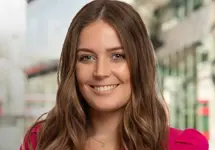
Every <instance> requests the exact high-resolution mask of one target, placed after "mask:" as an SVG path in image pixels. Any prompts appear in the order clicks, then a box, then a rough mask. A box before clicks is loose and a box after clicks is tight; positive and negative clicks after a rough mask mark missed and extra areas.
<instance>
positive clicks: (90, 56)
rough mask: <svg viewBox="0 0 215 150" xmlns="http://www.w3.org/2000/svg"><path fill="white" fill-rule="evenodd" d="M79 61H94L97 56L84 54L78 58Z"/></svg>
mask: <svg viewBox="0 0 215 150" xmlns="http://www.w3.org/2000/svg"><path fill="white" fill-rule="evenodd" d="M78 60H79V61H93V60H95V57H94V56H92V55H82V56H80V57H79V58H78Z"/></svg>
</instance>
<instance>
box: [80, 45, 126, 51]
mask: <svg viewBox="0 0 215 150" xmlns="http://www.w3.org/2000/svg"><path fill="white" fill-rule="evenodd" d="M77 50H78V51H84V52H93V50H92V49H89V48H78V49H77ZM106 50H107V51H116V50H123V47H122V46H115V47H111V48H107V49H106Z"/></svg>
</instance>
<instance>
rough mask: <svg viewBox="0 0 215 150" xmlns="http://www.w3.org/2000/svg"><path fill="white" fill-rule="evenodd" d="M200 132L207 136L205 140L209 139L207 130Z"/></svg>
mask: <svg viewBox="0 0 215 150" xmlns="http://www.w3.org/2000/svg"><path fill="white" fill-rule="evenodd" d="M202 134H203V135H204V136H205V137H206V138H207V140H209V132H208V131H204V132H202Z"/></svg>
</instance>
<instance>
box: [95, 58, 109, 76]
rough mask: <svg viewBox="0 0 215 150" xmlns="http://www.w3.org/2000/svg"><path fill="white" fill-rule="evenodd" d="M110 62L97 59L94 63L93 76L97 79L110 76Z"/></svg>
mask: <svg viewBox="0 0 215 150" xmlns="http://www.w3.org/2000/svg"><path fill="white" fill-rule="evenodd" d="M110 65H111V64H110V62H109V61H108V60H106V59H99V60H98V61H97V62H96V67H95V70H94V73H93V76H94V77H95V78H98V79H103V78H106V77H109V76H110V74H111V66H110Z"/></svg>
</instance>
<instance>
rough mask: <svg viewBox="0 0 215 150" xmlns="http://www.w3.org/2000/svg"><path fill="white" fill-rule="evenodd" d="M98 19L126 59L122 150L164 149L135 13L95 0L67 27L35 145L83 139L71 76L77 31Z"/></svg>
mask: <svg viewBox="0 0 215 150" xmlns="http://www.w3.org/2000/svg"><path fill="white" fill-rule="evenodd" d="M96 20H103V21H105V22H107V23H108V24H110V25H111V26H113V27H114V28H115V30H116V31H117V33H118V36H119V38H120V40H121V42H122V45H123V48H124V50H125V55H126V59H127V61H128V65H129V69H130V76H131V84H132V97H131V100H130V101H129V102H128V104H127V106H126V107H125V111H124V115H123V120H122V123H121V124H120V134H121V135H120V136H121V142H122V143H123V146H124V147H125V148H126V149H128V150H164V149H166V146H165V143H166V142H167V137H168V136H167V135H168V118H167V113H166V112H167V111H166V107H165V106H164V104H163V100H162V99H161V100H160V99H159V98H158V93H157V91H156V61H155V55H154V49H153V46H152V45H151V42H150V38H149V36H148V33H147V30H146V27H145V25H144V23H143V21H142V19H141V17H140V15H139V14H138V13H137V12H136V11H135V10H134V9H133V8H132V7H131V6H130V5H129V4H126V3H124V2H120V1H114V0H95V1H92V2H90V3H88V4H86V5H85V6H84V7H83V8H82V9H81V10H80V11H79V12H78V13H77V15H76V16H75V17H74V19H73V20H72V23H71V25H70V27H69V29H68V32H67V35H66V38H65V41H64V45H63V49H62V53H61V58H60V64H59V70H58V84H59V88H58V91H57V97H56V105H55V106H54V108H53V109H52V110H51V111H50V112H49V113H48V115H47V117H46V119H45V120H44V121H43V123H41V128H40V131H39V135H38V143H37V149H38V150H59V149H60V150H62V149H63V150H83V149H84V145H85V142H86V140H87V133H86V128H87V120H88V116H87V108H88V105H87V104H86V102H85V100H84V99H83V97H82V96H81V94H80V92H79V88H78V87H77V82H76V77H75V65H76V49H77V46H78V43H79V35H80V32H81V31H82V30H83V28H85V27H86V26H87V25H89V24H90V23H92V22H94V21H96Z"/></svg>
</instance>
